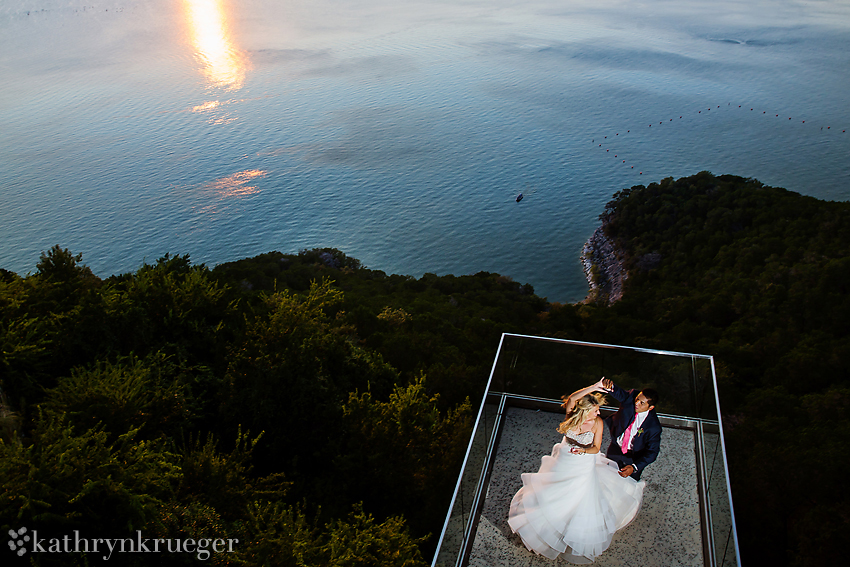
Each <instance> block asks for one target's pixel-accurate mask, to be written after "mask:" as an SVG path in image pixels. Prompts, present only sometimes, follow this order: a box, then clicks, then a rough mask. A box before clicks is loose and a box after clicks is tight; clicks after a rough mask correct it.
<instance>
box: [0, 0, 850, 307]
mask: <svg viewBox="0 0 850 567" xmlns="http://www.w3.org/2000/svg"><path fill="white" fill-rule="evenodd" d="M11 4H13V3H12V2H4V3H3V5H2V6H0V267H3V268H6V269H10V270H13V271H16V272H18V273H20V274H25V273H27V272H31V271H33V270H34V269H35V264H36V262H37V261H38V257H39V254H40V252H41V251H44V250H47V249H48V248H50V247H51V246H52V245H54V244H60V245H61V246H63V247H67V248H70V249H71V251H72V252H74V253H82V254H83V262H84V263H85V264H87V265H89V266H90V267H91V268H92V269H93V270H94V271H95V273H97V274H98V275H101V276H104V277H105V276H107V275H109V274H112V273H120V272H127V271H134V270H136V269H137V268H138V267H139V266H140V265H141V263H142V262H143V261H148V262H152V261H154V260H156V258H158V257H160V256H161V255H163V254H164V253H166V252H170V253H172V254H187V253H188V254H190V256H191V258H192V260H193V261H194V262H198V263H200V262H204V263H207V264H208V265H214V264H217V263H220V262H225V261H229V260H236V259H239V258H243V257H247V256H252V255H255V254H259V253H263V252H267V251H270V250H280V251H282V252H297V251H298V250H300V249H304V248H313V247H325V246H328V247H336V248H339V249H341V250H343V251H344V252H346V253H347V254H349V255H351V256H354V257H356V258H359V259H360V260H361V261H363V263H364V264H365V265H367V266H368V267H370V268H374V269H380V270H384V271H385V272H387V273H402V274H410V275H413V276H417V277H418V276H420V275H422V274H423V273H425V272H434V273H437V274H448V273H453V274H456V275H460V274H469V273H475V272H478V271H482V270H484V271H492V272H499V273H501V274H505V275H508V276H511V277H512V278H514V279H515V280H517V281H520V282H523V283H531V284H532V285H533V286H534V287H535V290H536V291H537V293H539V294H540V295H543V296H547V297H548V298H549V299H550V300H551V301H577V300H580V299H582V298H583V297H584V295H585V293H586V290H587V285H586V282H585V280H584V275H583V273H582V269H581V265H580V263H579V254H580V251H581V247H582V244H583V243H584V241H585V240H586V239H587V238H588V237H589V236H590V234H591V233H592V232H593V230H594V228H595V227H596V226H597V225H598V220H597V217H598V215H599V213H600V212H601V211H602V209H603V207H604V205H605V203H606V202H607V201H609V200H610V198H611V196H612V194H613V193H614V192H615V191H617V190H619V189H622V188H624V187H630V186H632V185H636V184H639V183H642V184H648V183H650V182H653V181H658V180H660V179H662V178H664V177H667V176H673V177H680V176H684V175H691V174H694V173H697V172H699V171H702V170H709V171H712V172H714V173H717V174H720V173H732V174H737V175H742V176H745V177H756V178H758V179H760V180H761V181H763V182H764V183H767V184H770V185H777V186H782V187H786V188H788V189H791V190H794V191H799V192H801V193H805V194H809V195H813V196H816V197H819V198H823V199H832V200H847V199H848V198H850V132H845V130H847V129H850V49H848V48H850V3H848V2H847V1H846V0H844V1H835V0H826V1H820V2H817V1H815V2H796V1H790V0H769V1H768V0H753V1H749V0H741V1H718V2H706V1H704V0H701V1H693V0H675V1H667V0H657V1H628V0H611V1H607V0H593V1H584V0H578V1H566V0H545V1H535V0H530V1H527V2H523V3H519V2H514V1H505V0H488V1H478V0H452V1H451V2H448V1H436V0H434V1H418V2H417V1H405V2H399V1H397V0H395V1H386V0H346V1H343V0H134V1H130V0H105V1H102V0H80V1H77V0H64V1H59V0H39V1H35V0H22V1H19V2H14V6H12V5H11ZM739 105H740V106H739ZM751 109H752V110H751ZM777 115H778V116H777ZM606 136H607V138H606ZM600 144H601V145H600ZM520 192H523V193H524V195H525V197H524V199H523V200H522V201H521V202H519V203H518V202H516V196H517V194H519V193H520Z"/></svg>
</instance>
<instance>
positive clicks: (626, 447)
mask: <svg viewBox="0 0 850 567" xmlns="http://www.w3.org/2000/svg"><path fill="white" fill-rule="evenodd" d="M636 419H637V413H635V416H634V417H633V418H632V423H630V424H629V426H628V427H627V428H626V430H625V431H624V432H623V443H622V445H621V447H622V448H623V454H624V455H625V454H626V453H627V452H628V450H629V439H631V438H632V424H634V422H635V420H636Z"/></svg>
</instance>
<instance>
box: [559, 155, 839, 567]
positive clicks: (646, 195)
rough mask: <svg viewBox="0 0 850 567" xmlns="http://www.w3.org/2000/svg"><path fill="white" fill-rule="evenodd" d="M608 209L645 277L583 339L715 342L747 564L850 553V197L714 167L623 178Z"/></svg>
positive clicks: (601, 312) (590, 322)
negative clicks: (635, 180) (641, 180)
mask: <svg viewBox="0 0 850 567" xmlns="http://www.w3.org/2000/svg"><path fill="white" fill-rule="evenodd" d="M602 220H603V223H605V224H606V233H607V234H608V235H609V237H611V238H613V239H614V240H615V242H617V244H618V247H619V248H620V249H621V250H622V251H623V252H624V253H625V255H626V258H627V261H626V263H627V267H628V268H629V272H630V277H629V279H628V280H627V282H626V289H625V294H624V297H623V299H622V300H621V301H619V302H618V303H615V304H614V305H612V306H603V305H599V306H596V307H594V308H593V313H592V316H589V317H586V318H585V319H584V321H586V322H587V325H586V326H585V327H584V328H583V330H582V336H584V337H585V338H587V339H590V340H604V341H607V342H613V343H619V344H630V345H638V346H651V347H659V348H665V349H670V350H683V351H685V352H700V353H706V354H713V355H714V356H715V359H716V362H717V364H718V368H719V374H720V376H719V381H720V384H719V391H720V403H721V410H722V411H723V412H724V425H725V431H726V433H727V437H726V438H727V443H728V447H727V450H728V452H729V455H730V467H731V470H730V478H731V481H732V491H733V498H734V503H735V509H736V515H737V520H738V533H739V537H740V540H741V547H742V558H743V561H744V564H745V565H755V564H771V565H786V564H793V565H834V564H839V563H841V558H842V557H843V545H842V542H843V537H844V534H845V533H846V532H847V530H848V528H849V527H850V517H848V512H847V511H848V510H850V500H848V496H847V494H846V493H845V491H841V490H839V489H838V487H840V486H841V485H843V471H845V470H847V469H848V466H850V462H848V453H847V452H846V451H844V450H843V449H841V447H843V446H845V445H847V443H848V442H850V294H848V286H850V204H848V203H845V202H824V201H819V200H817V199H814V198H811V197H804V196H801V195H799V194H797V193H793V192H790V191H786V190H784V189H778V188H773V187H766V186H764V185H762V184H761V183H759V182H758V181H756V180H753V179H742V178H740V177H734V176H728V175H726V176H719V177H715V176H713V175H711V174H709V173H706V172H703V173H700V174H698V175H695V176H692V177H688V178H683V179H679V180H676V181H674V180H673V179H672V178H670V179H665V180H663V181H661V182H660V183H653V184H651V185H649V186H648V187H643V186H637V187H632V188H631V189H627V190H624V191H621V192H619V193H617V194H616V195H615V196H614V200H612V201H611V202H610V203H609V204H608V206H607V207H606V209H605V211H604V213H603V215H602ZM568 311H571V310H570V309H568Z"/></svg>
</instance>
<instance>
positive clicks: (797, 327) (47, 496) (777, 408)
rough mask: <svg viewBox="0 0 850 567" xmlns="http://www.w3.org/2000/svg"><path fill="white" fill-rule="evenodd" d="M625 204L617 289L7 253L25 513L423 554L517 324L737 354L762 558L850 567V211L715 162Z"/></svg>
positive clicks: (362, 553) (17, 467)
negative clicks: (847, 544)
mask: <svg viewBox="0 0 850 567" xmlns="http://www.w3.org/2000/svg"><path fill="white" fill-rule="evenodd" d="M601 219H602V221H603V225H604V229H605V232H606V234H607V236H608V237H609V238H611V239H612V240H614V241H615V242H616V244H617V246H618V248H619V249H620V251H621V252H622V253H623V257H624V258H625V262H626V267H627V268H628V270H629V278H628V279H627V280H626V287H625V294H624V297H623V299H622V300H620V301H618V302H616V303H614V304H610V305H609V304H608V302H607V301H606V298H605V297H600V298H597V299H596V300H595V301H593V302H586V303H581V304H574V305H573V304H559V303H550V302H548V301H546V300H545V299H543V298H540V297H538V296H536V295H535V294H534V290H533V288H532V287H531V286H530V285H527V284H526V285H522V284H519V283H517V282H514V281H512V280H511V279H510V278H507V277H504V276H500V275H498V274H491V273H486V272H481V273H478V274H475V275H468V276H457V277H456V276H436V275H434V274H425V275H424V276H422V277H421V278H413V277H409V276H401V275H387V274H385V273H383V272H381V271H378V270H372V269H368V268H366V267H364V266H362V265H361V263H360V262H359V261H357V260H356V259H354V258H350V257H347V256H346V255H345V254H344V253H342V252H340V251H338V250H334V249H315V250H305V251H302V252H300V253H298V254H282V253H279V252H270V253H268V254H263V255H260V256H257V257H254V258H248V259H244V260H239V261H235V262H230V263H226V264H222V265H219V266H216V267H215V268H213V269H209V268H207V267H206V266H203V265H193V264H192V263H191V261H190V259H189V257H188V256H179V255H178V256H172V255H165V256H164V257H162V258H160V259H159V260H158V261H157V262H155V263H154V264H152V265H148V264H145V265H143V266H141V267H140V268H139V269H138V270H137V271H136V272H134V273H128V274H121V275H117V276H111V277H108V278H100V277H98V276H96V275H95V274H93V273H92V272H91V270H90V269H88V268H87V267H86V266H85V265H84V264H83V262H82V258H81V256H80V255H74V254H73V253H72V252H70V251H68V250H66V249H63V248H61V247H59V246H56V247H54V248H52V249H51V250H49V251H46V252H45V253H43V254H42V257H41V259H40V261H39V262H38V264H37V266H36V269H35V272H34V273H32V274H28V275H26V276H23V277H22V276H19V275H17V274H14V273H12V272H9V271H6V270H0V453H2V454H0V479H2V480H0V483H1V484H0V491H2V492H0V494H2V499H0V528H2V530H3V531H4V533H5V532H6V531H8V530H9V529H13V528H18V527H20V526H27V527H29V528H31V529H38V530H39V532H40V533H44V534H51V533H57V534H59V533H69V532H70V531H72V530H74V529H77V530H80V531H81V532H82V533H84V534H90V537H125V536H130V535H132V534H134V533H135V530H142V531H144V532H145V533H146V534H151V535H150V537H172V538H176V537H182V538H185V537H193V538H203V537H232V538H238V539H239V540H240V544H239V545H238V546H237V549H236V551H235V552H234V553H228V554H213V555H212V556H211V557H210V558H209V561H210V562H213V563H217V564H232V565H271V564H274V565H305V566H323V565H329V566H330V565H333V566H348V565H364V566H365V565H399V566H402V565H404V566H415V565H425V564H426V563H427V562H428V561H429V560H430V557H431V555H432V553H433V550H434V545H435V543H436V536H437V535H438V534H439V531H440V529H441V527H442V521H443V519H444V517H445V513H446V511H447V508H448V504H449V499H450V497H451V493H452V490H453V488H454V483H455V481H456V478H457V473H458V469H459V466H460V461H461V459H462V457H463V453H464V451H465V448H466V444H467V441H468V438H469V433H470V431H471V425H472V424H471V420H472V415H473V408H474V407H477V405H478V403H479V402H480V396H481V394H482V393H483V388H484V385H485V384H486V380H487V376H488V373H489V368H490V366H491V364H492V360H493V356H494V354H495V351H496V347H497V346H498V341H499V337H500V335H501V334H502V333H503V332H518V333H525V334H534V335H546V336H556V337H562V338H571V339H581V340H589V341H598V342H607V343H615V344H625V345H634V346H648V347H654V348H664V349H669V350H681V351H686V352H702V353H707V354H713V355H714V356H715V358H716V362H717V365H718V371H719V381H720V384H719V388H720V397H721V408H722V410H723V412H724V425H725V429H726V432H727V443H728V447H727V449H728V453H729V456H730V469H731V470H730V475H731V481H732V487H733V497H734V499H735V506H736V514H737V519H738V531H739V538H740V542H741V547H742V559H743V562H744V564H749V563H755V562H759V563H761V562H765V561H770V562H771V563H775V564H780V565H781V564H788V565H791V564H793V565H815V564H818V565H821V564H834V563H837V562H838V561H839V557H841V555H840V554H842V553H843V552H842V549H841V548H842V546H841V537H842V535H843V533H844V532H845V531H846V530H847V528H848V516H847V510H848V509H850V507H848V504H850V503H848V502H847V500H848V497H847V496H846V495H845V494H843V493H841V492H839V491H837V490H836V487H837V486H840V485H841V480H842V479H841V478H840V475H841V472H842V471H843V470H845V468H846V466H847V464H848V463H847V462H846V461H847V459H848V457H847V454H846V452H844V451H842V450H840V449H839V447H840V446H842V445H844V444H846V443H847V442H848V435H849V434H848V431H850V411H848V408H850V385H849V384H848V378H850V333H848V318H850V296H848V293H847V289H846V288H847V285H848V281H850V250H848V247H850V205H848V204H847V203H836V202H823V201H819V200H816V199H813V198H810V197H804V196H801V195H799V194H796V193H792V192H789V191H786V190H784V189H777V188H772V187H766V186H764V185H762V184H761V183H759V182H757V181H755V180H752V179H742V178H739V177H734V176H719V177H716V176H713V175H711V174H710V173H705V172H704V173H700V174H698V175H695V176H692V177H688V178H683V179H679V180H675V181H674V180H673V179H672V178H670V179H665V180H663V181H661V182H660V183H653V184H651V185H649V186H648V187H644V186H636V187H632V188H631V189H626V190H623V191H620V192H618V193H616V194H615V195H614V199H613V200H612V201H611V202H610V203H609V204H608V205H607V207H606V208H605V210H604V212H603V213H602V215H601ZM575 261H578V259H575ZM11 556H13V554H10V557H11ZM31 559H32V560H33V561H36V563H37V564H44V565H49V564H52V563H51V560H52V561H54V562H56V563H57V564H63V565H64V564H79V565H85V564H89V563H90V562H91V561H92V558H91V556H90V555H89V556H86V555H85V554H78V555H74V554H62V555H56V556H53V557H51V556H50V555H48V554H43V555H38V556H36V555H33V556H32V558H31ZM154 560H155V561H156V562H157V563H158V564H165V565H171V564H175V565H177V564H181V563H185V562H190V561H195V558H194V557H193V556H191V555H186V554H173V555H170V554H158V555H156V556H155V558H154ZM122 561H124V562H125V564H134V563H133V562H136V563H138V564H145V563H146V562H150V561H151V560H150V559H149V558H148V557H146V556H144V555H126V556H124V557H122ZM4 562H5V559H4Z"/></svg>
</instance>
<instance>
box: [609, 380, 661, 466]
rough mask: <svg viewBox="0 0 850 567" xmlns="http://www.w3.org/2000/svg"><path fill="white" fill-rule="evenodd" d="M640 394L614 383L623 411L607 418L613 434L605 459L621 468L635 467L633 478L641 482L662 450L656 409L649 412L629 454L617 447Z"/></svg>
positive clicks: (613, 393) (614, 392) (615, 396)
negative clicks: (618, 439)
mask: <svg viewBox="0 0 850 567" xmlns="http://www.w3.org/2000/svg"><path fill="white" fill-rule="evenodd" d="M638 394H640V390H629V391H628V392H627V391H626V390H623V389H622V388H620V387H619V386H617V385H616V384H614V387H613V389H612V391H611V395H612V396H614V398H616V399H617V401H618V402H620V409H619V410H617V413H615V414H614V415H610V416H608V417H606V418H605V423H606V424H607V425H608V430H609V431H610V432H611V444H610V445H609V446H608V452H607V453H606V456H607V457H608V458H609V459H611V460H612V461H616V462H617V463H618V464H619V465H620V468H622V467H624V466H626V465H632V466H633V467H635V472H634V473H632V475H631V476H632V478H634V479H635V480H640V475H641V473H642V472H643V469H645V468H646V466H647V465H648V464H650V463H651V462H653V461H654V460H655V458H656V457H658V452H659V451H660V450H661V422H660V421H658V416H657V415H655V410H654V409H653V410H649V415H647V416H646V419H644V420H643V423H642V424H641V426H640V428H641V429H642V430H643V433H636V434H635V435H634V437H633V439H632V448H631V450H630V451H629V452H628V453H626V454H625V455H624V454H623V452H622V450H621V449H620V446H619V445H618V444H617V438H618V437H619V436H620V435H622V434H623V431H625V430H626V427H628V426H629V425H630V424H631V423H632V419H633V418H634V417H635V398H637V396H638Z"/></svg>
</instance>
